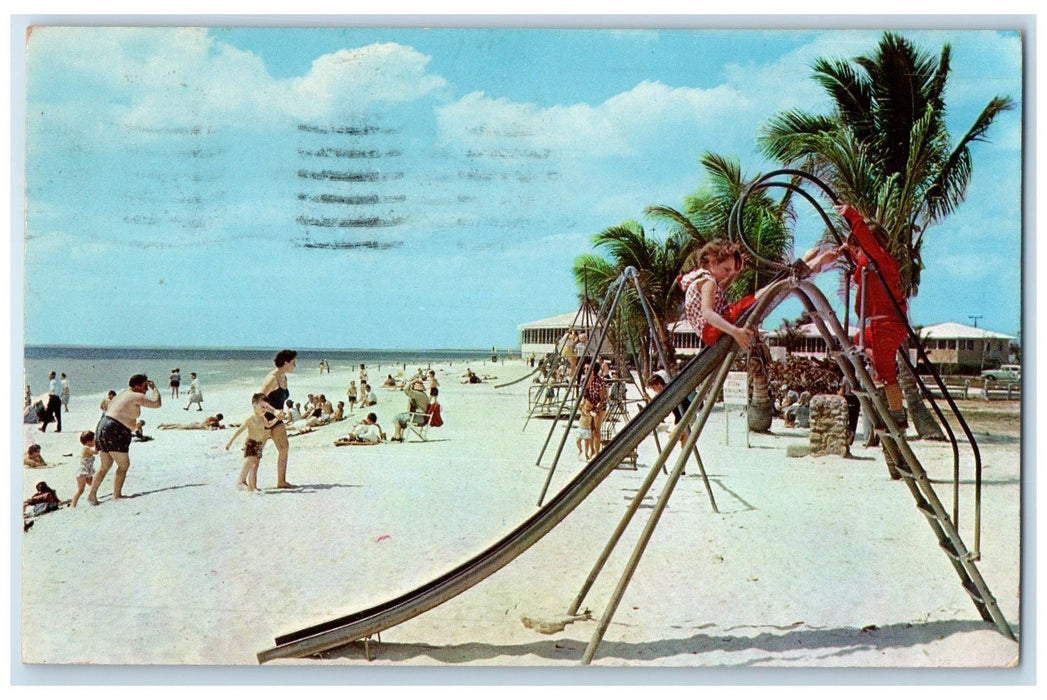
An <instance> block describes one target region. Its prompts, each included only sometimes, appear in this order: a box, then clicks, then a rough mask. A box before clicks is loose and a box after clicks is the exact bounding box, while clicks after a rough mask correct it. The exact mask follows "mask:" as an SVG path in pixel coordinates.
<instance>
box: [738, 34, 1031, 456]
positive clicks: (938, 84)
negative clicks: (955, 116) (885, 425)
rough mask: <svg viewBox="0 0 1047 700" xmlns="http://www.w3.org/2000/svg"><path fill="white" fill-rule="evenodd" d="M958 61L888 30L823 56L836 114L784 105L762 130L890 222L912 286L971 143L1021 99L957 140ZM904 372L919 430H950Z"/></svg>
mask: <svg viewBox="0 0 1047 700" xmlns="http://www.w3.org/2000/svg"><path fill="white" fill-rule="evenodd" d="M950 61H951V49H950V47H949V45H948V44H946V45H945V46H943V48H942V51H941V53H940V55H939V56H938V58H937V60H936V59H935V58H934V57H933V56H931V55H930V54H928V53H926V52H924V51H921V50H919V49H918V48H917V47H915V46H914V45H913V44H911V43H910V42H909V41H907V40H906V39H904V38H902V37H901V36H899V35H897V34H894V33H891V32H886V33H884V35H883V37H882V38H881V39H880V42H879V44H878V45H877V47H876V50H875V51H874V52H873V53H872V54H870V55H867V56H858V57H856V58H854V59H853V60H851V61H845V60H829V59H819V60H817V61H816V62H815V64H814V66H813V68H814V79H815V80H816V81H817V82H818V83H819V84H820V85H821V86H822V87H823V88H824V89H825V91H826V92H827V93H828V95H829V96H830V98H831V99H832V100H833V103H834V109H833V111H832V112H831V113H830V114H826V115H817V114H810V113H807V112H804V111H802V110H793V111H788V112H784V113H782V114H779V115H777V116H775V117H774V118H772V119H771V120H770V122H769V123H768V125H767V126H766V127H765V128H764V129H763V132H762V134H761V135H760V136H759V138H758V141H759V143H760V145H761V147H762V149H763V151H764V152H765V153H766V154H767V155H768V156H770V157H772V158H775V159H777V160H779V161H781V162H782V163H785V164H787V165H789V166H795V167H800V168H803V169H806V170H808V171H809V172H811V173H812V174H814V175H816V176H818V177H819V178H821V179H822V180H824V181H825V182H826V183H827V184H829V186H830V187H831V188H832V189H833V190H834V191H835V192H836V193H837V195H838V196H839V197H841V199H843V201H846V202H848V203H849V204H851V205H853V206H854V207H855V208H856V209H858V210H859V211H860V212H862V213H863V214H864V215H865V216H868V217H870V218H872V219H875V220H876V221H878V222H879V223H880V224H881V225H882V226H883V227H884V229H885V230H886V231H887V234H888V237H889V241H890V243H889V245H888V251H889V252H890V253H891V255H892V256H893V257H894V258H895V259H896V260H897V261H898V265H899V272H900V273H901V278H902V284H903V285H904V288H905V290H906V292H907V294H908V295H909V296H915V295H916V294H917V292H918V291H919V285H920V269H921V267H922V265H923V264H922V259H921V248H922V246H923V241H924V235H925V233H926V231H927V230H928V229H929V228H931V227H932V226H933V225H934V224H937V223H940V222H941V221H942V220H943V219H945V218H946V217H947V216H948V215H949V214H951V213H952V212H953V211H955V209H956V207H957V206H958V205H959V204H960V203H961V202H963V200H964V199H965V197H966V192H967V186H968V184H969V183H970V179H971V173H972V170H973V164H974V163H973V157H972V155H971V151H970V148H971V146H972V145H973V144H975V143H977V142H979V141H984V140H986V133H987V132H988V129H989V126H990V125H991V124H992V122H993V121H994V120H995V119H996V117H997V116H999V115H1000V114H1001V113H1002V112H1004V111H1006V110H1009V109H1011V108H1013V106H1014V104H1013V102H1012V101H1011V99H1010V98H1008V97H999V96H997V97H994V98H993V99H992V100H990V101H989V103H988V104H987V105H986V106H985V108H984V109H983V110H982V112H981V114H980V115H979V116H978V118H977V119H976V120H975V122H974V124H972V125H971V127H970V128H969V129H968V130H967V132H966V133H965V134H964V135H963V136H962V137H961V138H960V140H959V141H958V142H956V143H955V144H953V143H952V139H951V137H950V135H949V132H948V129H947V128H946V124H945V115H946V108H945V87H946V82H947V79H948V74H949V68H950ZM899 377H900V379H901V383H902V389H903V391H904V392H905V395H906V402H907V404H908V405H909V409H910V412H911V413H912V417H913V423H914V425H915V426H916V429H917V431H918V432H919V434H920V436H921V437H941V430H940V428H939V427H938V425H937V423H935V422H934V419H933V417H932V416H931V414H930V412H929V411H928V410H927V408H926V406H924V405H923V400H922V397H921V396H920V393H919V391H918V390H917V389H916V385H915V383H914V382H913V378H912V377H911V376H909V373H908V372H907V371H906V370H905V368H904V367H903V371H902V372H900V373H899Z"/></svg>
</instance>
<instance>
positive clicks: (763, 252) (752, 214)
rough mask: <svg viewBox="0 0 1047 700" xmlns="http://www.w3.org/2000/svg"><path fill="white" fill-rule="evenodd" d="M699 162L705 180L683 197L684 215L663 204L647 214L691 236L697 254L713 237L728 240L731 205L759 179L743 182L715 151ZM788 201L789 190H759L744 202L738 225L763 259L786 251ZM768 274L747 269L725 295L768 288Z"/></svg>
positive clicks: (781, 256) (734, 164)
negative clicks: (777, 194)
mask: <svg viewBox="0 0 1047 700" xmlns="http://www.w3.org/2000/svg"><path fill="white" fill-rule="evenodd" d="M699 162H700V163H701V165H702V167H703V168H704V170H705V176H706V181H705V183H704V184H703V186H702V187H701V188H700V189H698V190H697V191H695V192H693V193H691V194H690V195H688V196H687V197H685V198H684V208H683V212H679V211H677V210H675V209H672V208H671V207H667V206H653V207H648V208H647V210H646V212H647V215H648V216H650V217H652V218H654V219H656V220H658V221H662V222H665V223H667V224H669V226H670V227H671V230H673V231H674V232H677V233H680V234H686V235H689V236H690V237H691V238H693V239H694V240H695V248H694V250H696V251H697V250H698V249H699V248H700V247H701V246H702V245H704V244H705V243H707V242H709V241H711V240H713V239H714V238H727V237H728V227H729V222H730V219H731V212H732V211H733V209H734V205H735V203H736V202H737V201H738V199H739V198H740V197H741V196H742V194H743V193H744V192H745V190H746V188H748V187H749V185H750V184H752V183H753V182H755V181H756V180H758V179H759V178H760V175H759V174H757V175H756V176H755V177H753V178H750V179H746V178H745V177H744V175H743V174H742V170H741V165H740V164H739V162H738V161H737V160H736V159H732V158H727V157H725V156H721V155H718V154H716V153H709V152H706V153H703V154H702V155H701V157H700V158H699ZM791 199H792V193H791V192H789V191H786V194H785V195H784V196H783V197H782V198H781V199H774V198H773V197H771V196H770V195H769V194H767V191H766V190H763V191H760V192H756V193H754V194H752V195H750V196H749V198H748V200H747V202H746V208H745V211H744V212H743V222H744V227H745V232H746V235H747V237H748V240H749V245H750V246H752V248H753V250H755V251H756V252H757V253H758V254H759V255H760V256H761V257H763V258H765V259H768V260H782V259H784V257H785V253H786V252H787V251H788V250H789V247H790V245H789V241H790V238H789V225H790V223H791V222H792V221H793V220H794V218H795V215H794V213H793V210H792V206H791ZM771 276H772V273H771V271H769V270H766V269H764V268H763V267H761V266H757V265H749V266H746V268H745V270H744V271H743V272H742V274H740V275H739V276H738V278H737V279H735V281H734V283H733V284H732V285H731V288H730V289H729V290H728V291H727V296H728V298H730V299H732V300H734V299H737V298H739V297H742V296H744V295H746V294H750V293H752V292H755V291H756V290H757V289H759V288H760V287H762V286H764V285H765V284H767V282H769V281H770V279H771Z"/></svg>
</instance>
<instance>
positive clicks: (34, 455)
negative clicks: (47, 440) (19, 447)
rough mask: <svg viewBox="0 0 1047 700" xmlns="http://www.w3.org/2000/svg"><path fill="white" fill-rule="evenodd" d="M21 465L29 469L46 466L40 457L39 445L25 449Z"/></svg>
mask: <svg viewBox="0 0 1047 700" xmlns="http://www.w3.org/2000/svg"><path fill="white" fill-rule="evenodd" d="M22 464H24V465H25V466H27V467H30V468H36V467H46V466H47V462H45V461H44V458H43V457H42V456H41V455H40V445H36V444H33V445H30V446H29V447H27V448H26V450H25V454H24V455H22Z"/></svg>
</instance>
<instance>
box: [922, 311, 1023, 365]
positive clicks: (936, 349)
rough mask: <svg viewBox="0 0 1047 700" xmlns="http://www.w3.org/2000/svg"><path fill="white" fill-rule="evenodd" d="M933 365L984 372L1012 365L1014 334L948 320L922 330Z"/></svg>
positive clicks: (924, 346)
mask: <svg viewBox="0 0 1047 700" xmlns="http://www.w3.org/2000/svg"><path fill="white" fill-rule="evenodd" d="M920 340H921V341H923V350H924V352H926V353H927V358H928V359H929V360H930V361H931V364H934V365H938V366H939V367H940V366H942V365H947V366H951V367H955V368H960V367H964V368H968V369H978V370H981V369H983V368H985V367H997V366H999V365H1001V364H1003V363H1005V362H1010V361H1011V360H1012V357H1011V341H1012V340H1014V336H1013V335H1005V334H1003V333H994V332H993V331H989V330H986V329H984V328H978V327H977V326H968V325H965V324H963V323H955V322H952V321H947V322H946V323H938V324H935V325H933V326H924V327H923V329H921V330H920Z"/></svg>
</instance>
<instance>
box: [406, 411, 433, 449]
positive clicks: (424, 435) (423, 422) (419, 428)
mask: <svg viewBox="0 0 1047 700" xmlns="http://www.w3.org/2000/svg"><path fill="white" fill-rule="evenodd" d="M432 418H433V416H432V414H431V413H420V412H417V411H416V412H413V413H411V422H410V423H408V424H407V428H408V430H410V431H411V432H412V433H414V434H415V435H417V436H418V438H419V439H420V440H421V441H422V442H427V441H428V440H429V423H430V422H431V421H432Z"/></svg>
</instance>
